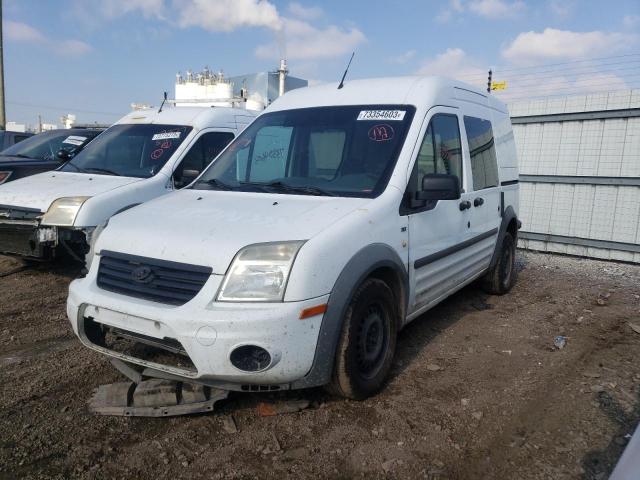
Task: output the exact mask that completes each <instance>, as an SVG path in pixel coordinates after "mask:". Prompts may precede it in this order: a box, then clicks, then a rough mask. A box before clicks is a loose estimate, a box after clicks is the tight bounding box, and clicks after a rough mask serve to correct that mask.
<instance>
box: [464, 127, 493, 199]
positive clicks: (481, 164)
mask: <svg viewBox="0 0 640 480" xmlns="http://www.w3.org/2000/svg"><path fill="white" fill-rule="evenodd" d="M464 128H465V130H466V131H467V139H468V140H469V152H470V154H471V174H472V176H473V189H474V190H482V189H483V188H491V187H496V186H498V162H497V160H496V147H495V144H494V141H493V130H492V128H491V122H490V121H489V120H483V119H481V118H476V117H467V116H465V117H464Z"/></svg>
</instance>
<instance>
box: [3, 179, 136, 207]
mask: <svg viewBox="0 0 640 480" xmlns="http://www.w3.org/2000/svg"><path fill="white" fill-rule="evenodd" d="M140 180H141V179H140V178H130V177H116V176H111V175H95V174H88V173H72V172H45V173H40V174H38V175H32V176H30V177H25V178H20V179H18V180H14V181H13V182H8V183H6V184H4V185H0V205H10V206H12V207H26V208H35V209H38V210H40V211H41V212H46V211H47V209H48V208H49V206H50V205H51V204H52V203H53V201H54V200H56V199H58V198H61V197H93V196H95V195H98V194H100V193H104V192H107V191H109V190H113V189H114V188H118V187H121V186H123V185H127V184H129V183H133V182H138V181H140Z"/></svg>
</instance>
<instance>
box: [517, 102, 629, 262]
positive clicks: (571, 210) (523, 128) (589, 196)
mask: <svg viewBox="0 0 640 480" xmlns="http://www.w3.org/2000/svg"><path fill="white" fill-rule="evenodd" d="M509 110H510V113H511V117H512V122H513V130H514V135H515V141H516V146H517V149H518V160H519V166H520V218H521V220H522V223H523V226H522V234H521V241H520V246H521V247H524V248H529V249H533V250H542V251H550V252H559V253H566V254H573V255H580V256H588V257H595V258H603V259H612V260H624V261H630V262H637V263H640V90H629V91H624V92H612V93H603V94H594V95H585V96H575V97H565V98H553V99H544V100H531V101H528V102H520V103H515V104H512V105H509Z"/></svg>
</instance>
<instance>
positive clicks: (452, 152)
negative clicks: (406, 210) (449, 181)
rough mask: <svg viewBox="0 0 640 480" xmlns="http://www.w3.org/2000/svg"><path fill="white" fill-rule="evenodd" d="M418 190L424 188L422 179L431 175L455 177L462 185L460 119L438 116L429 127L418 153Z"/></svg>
mask: <svg viewBox="0 0 640 480" xmlns="http://www.w3.org/2000/svg"><path fill="white" fill-rule="evenodd" d="M417 165H418V175H417V182H418V184H417V186H416V187H417V188H416V190H420V189H421V188H422V177H424V176H425V175H428V174H431V173H443V174H447V175H455V176H456V177H458V179H459V180H460V185H462V149H461V142H460V128H459V126H458V117H456V116H455V115H447V114H437V115H434V116H433V118H432V119H431V121H430V122H429V127H428V128H427V132H426V133H425V135H424V139H423V140H422V145H421V146H420V151H419V152H418V159H417Z"/></svg>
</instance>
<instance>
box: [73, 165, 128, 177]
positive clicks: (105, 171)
mask: <svg viewBox="0 0 640 480" xmlns="http://www.w3.org/2000/svg"><path fill="white" fill-rule="evenodd" d="M74 167H75V165H74ZM76 168H78V169H79V168H80V167H76ZM78 171H84V172H85V173H89V172H95V173H105V174H107V175H115V176H116V177H119V176H120V174H119V173H118V172H114V171H113V170H108V169H106V168H98V167H91V168H85V169H84V170H78Z"/></svg>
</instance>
